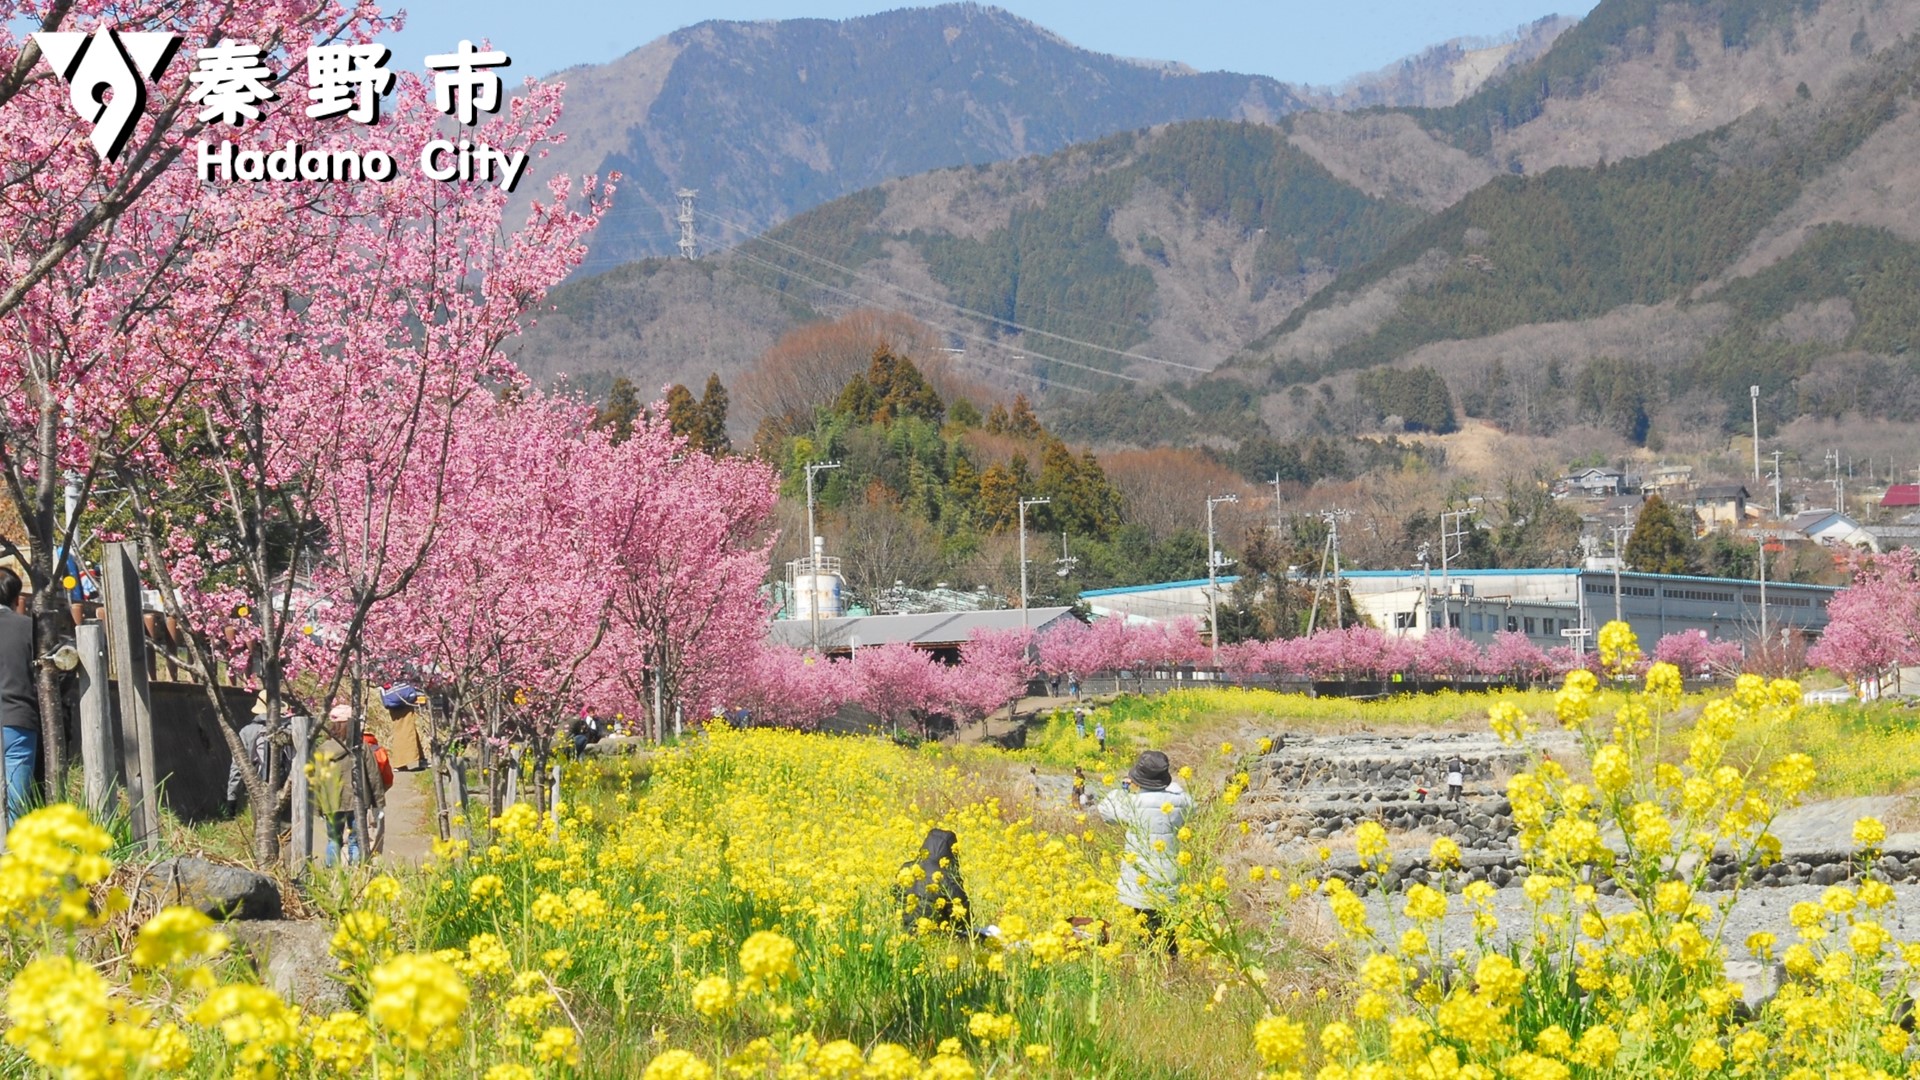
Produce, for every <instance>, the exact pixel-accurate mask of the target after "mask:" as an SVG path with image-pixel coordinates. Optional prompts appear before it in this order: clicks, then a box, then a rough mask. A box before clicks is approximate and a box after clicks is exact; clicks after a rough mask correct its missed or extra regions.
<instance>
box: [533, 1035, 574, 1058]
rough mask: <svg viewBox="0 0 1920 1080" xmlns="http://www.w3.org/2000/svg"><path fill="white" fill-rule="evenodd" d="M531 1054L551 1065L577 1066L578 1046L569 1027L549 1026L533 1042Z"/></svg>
mask: <svg viewBox="0 0 1920 1080" xmlns="http://www.w3.org/2000/svg"><path fill="white" fill-rule="evenodd" d="M533 1056H534V1057H536V1058H539V1059H540V1060H541V1061H544V1062H547V1063H548V1064H552V1065H569V1066H578V1065H579V1064H580V1046H579V1044H578V1043H577V1042H576V1041H575V1039H574V1034H573V1029H572V1028H570V1027H550V1028H548V1029H547V1030H545V1031H543V1032H541V1033H540V1040H539V1041H538V1042H536V1043H534V1044H533Z"/></svg>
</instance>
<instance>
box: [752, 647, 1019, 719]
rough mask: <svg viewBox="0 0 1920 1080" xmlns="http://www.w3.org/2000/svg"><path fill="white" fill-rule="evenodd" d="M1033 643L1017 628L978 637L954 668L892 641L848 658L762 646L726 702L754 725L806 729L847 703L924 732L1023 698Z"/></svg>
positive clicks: (963, 652)
mask: <svg viewBox="0 0 1920 1080" xmlns="http://www.w3.org/2000/svg"><path fill="white" fill-rule="evenodd" d="M1031 640H1032V635H1031V634H1029V633H1028V632H1026V631H1022V630H1008V631H987V632H981V633H978V634H976V635H974V637H973V639H972V640H970V641H968V642H966V643H965V644H963V645H961V647H960V656H959V660H958V662H957V663H952V664H948V663H943V662H942V661H940V660H939V659H937V658H935V657H934V656H933V654H931V653H929V652H926V651H925V650H922V649H916V648H914V647H913V646H911V645H907V644H904V643H898V642H896V643H893V644H888V645H878V646H874V647H872V648H865V649H860V650H858V652H857V653H856V655H854V656H853V657H852V658H851V659H846V660H829V659H827V658H825V657H819V656H813V655H808V654H805V653H802V652H799V651H797V650H794V649H787V648H782V647H779V646H767V647H765V648H763V649H761V650H759V651H758V653H757V655H756V656H755V657H754V660H753V663H752V665H751V666H749V667H743V668H740V669H738V671H737V672H736V677H735V678H733V679H732V680H731V681H730V683H729V685H728V686H727V687H726V689H725V695H726V698H725V700H726V702H727V707H728V709H729V711H733V712H737V711H738V710H741V709H744V710H746V712H747V714H748V716H749V718H750V720H751V722H753V723H755V724H774V725H780V726H789V727H808V728H810V727H813V726H815V725H817V724H818V723H820V722H821V721H823V720H825V719H826V718H828V717H831V716H832V715H833V714H834V713H836V712H838V711H839V710H840V708H841V707H842V706H844V705H850V704H851V705H858V706H860V707H862V708H864V709H866V710H867V711H869V712H871V713H872V714H873V715H875V716H877V717H879V718H880V720H881V722H882V723H884V724H886V725H887V726H888V727H891V728H893V729H894V730H896V731H900V730H905V729H908V728H918V729H919V730H921V731H922V732H926V731H928V730H930V725H931V724H932V722H933V721H934V719H935V718H938V717H944V718H947V719H950V720H952V721H954V722H956V723H965V722H971V721H978V720H980V719H982V718H984V717H986V716H987V715H988V714H990V713H992V712H993V711H995V710H997V709H1000V708H1003V707H1005V706H1006V705H1007V704H1008V703H1010V702H1012V701H1014V700H1016V699H1018V698H1020V697H1022V696H1024V695H1025V694H1026V692H1027V683H1028V680H1030V679H1031V678H1033V676H1034V674H1035V672H1036V668H1035V667H1034V665H1033V662H1032V660H1031V659H1030V657H1031V655H1032V650H1031V649H1030V648H1029V643H1030V642H1031Z"/></svg>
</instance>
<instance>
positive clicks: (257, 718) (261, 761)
mask: <svg viewBox="0 0 1920 1080" xmlns="http://www.w3.org/2000/svg"><path fill="white" fill-rule="evenodd" d="M266 734H267V692H266V691H265V690H262V691H260V692H259V693H258V694H256V695H254V698H253V715H252V716H251V717H249V718H248V720H247V722H246V723H245V724H244V725H242V726H241V728H240V745H241V746H242V747H244V748H245V749H246V752H247V759H248V760H249V761H252V762H253V770H254V772H255V773H257V774H259V776H260V779H262V780H265V779H266V778H267V753H266V749H267V748H266V744H265V743H263V742H262V740H263V739H264V738H265V737H266ZM246 793H247V787H246V784H245V783H244V782H243V781H242V780H241V778H240V762H239V761H234V762H233V763H232V764H230V765H228V766H227V806H226V815H227V816H228V817H233V816H234V815H236V814H238V813H239V812H240V800H241V799H242V798H243V797H244V796H245V795H246Z"/></svg>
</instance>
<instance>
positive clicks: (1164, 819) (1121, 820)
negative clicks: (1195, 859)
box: [1100, 750, 1194, 956]
mask: <svg viewBox="0 0 1920 1080" xmlns="http://www.w3.org/2000/svg"><path fill="white" fill-rule="evenodd" d="M1126 779H1127V780H1128V781H1129V783H1127V784H1126V785H1125V786H1124V787H1123V788H1122V789H1120V790H1116V791H1110V792H1108V793H1107V796H1106V798H1104V799H1102V800H1101V801H1100V818H1101V820H1102V821H1105V822H1107V823H1108V824H1110V825H1124V826H1126V829H1127V846H1126V854H1125V855H1124V856H1123V857H1122V858H1121V860H1120V876H1119V880H1118V882H1117V883H1116V884H1117V887H1118V889H1119V893H1120V903H1121V904H1123V905H1124V906H1126V907H1128V908H1130V909H1132V910H1133V911H1134V912H1135V913H1137V914H1138V915H1139V916H1140V919H1141V923H1142V925H1143V926H1144V927H1145V929H1146V932H1147V935H1148V937H1149V938H1150V939H1151V940H1152V941H1153V942H1154V943H1155V944H1156V945H1159V946H1162V947H1164V948H1165V949H1166V950H1167V955H1169V956H1178V955H1180V945H1179V943H1178V942H1177V941H1175V940H1174V936H1173V932H1172V930H1171V929H1170V928H1168V927H1167V925H1166V913H1165V909H1166V906H1167V905H1168V904H1169V903H1171V902H1172V898H1173V897H1174V896H1175V895H1176V894H1177V893H1178V886H1179V883H1180V829H1181V827H1182V826H1184V825H1185V824H1186V822H1187V815H1188V814H1190V813H1192V812H1193V805H1194V804H1193V799H1192V798H1191V797H1190V796H1189V795H1188V794H1187V792H1186V789H1185V788H1183V787H1181V786H1180V783H1179V781H1177V780H1175V779H1174V778H1173V768H1172V765H1171V763H1170V762H1168V761H1167V755H1165V754H1163V753H1161V752H1160V751H1158V750H1145V751H1142V752H1141V754H1140V758H1139V760H1137V761H1135V762H1134V763H1133V768H1132V769H1130V770H1128V772H1127V777H1126Z"/></svg>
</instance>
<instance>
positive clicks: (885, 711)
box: [853, 641, 949, 735]
mask: <svg viewBox="0 0 1920 1080" xmlns="http://www.w3.org/2000/svg"><path fill="white" fill-rule="evenodd" d="M853 668H854V676H855V678H856V679H857V680H858V685H859V692H858V694H857V695H856V697H855V700H857V701H858V702H859V703H860V704H861V705H862V706H864V707H865V708H866V709H867V711H869V712H871V713H873V714H874V715H875V716H877V717H879V718H880V721H881V723H883V724H885V725H886V726H888V727H889V728H892V729H893V731H894V732H895V733H896V734H897V733H899V732H901V731H904V730H905V728H906V725H907V723H908V722H909V721H912V722H914V723H916V724H917V726H918V727H919V728H920V732H921V734H922V735H928V734H931V733H932V730H933V728H932V719H933V717H934V716H936V715H939V714H940V713H941V712H942V710H944V709H945V708H946V706H947V702H948V699H949V695H948V688H949V684H948V681H947V677H946V674H945V672H944V670H943V669H942V666H941V664H940V662H939V661H938V660H935V659H934V658H933V655H932V654H931V653H928V652H925V651H923V650H920V649H916V648H914V647H913V646H911V645H908V644H907V643H905V642H899V641H896V642H889V643H888V644H885V645H875V646H873V647H872V648H866V649H861V650H860V651H859V655H857V656H855V657H854V658H853Z"/></svg>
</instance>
